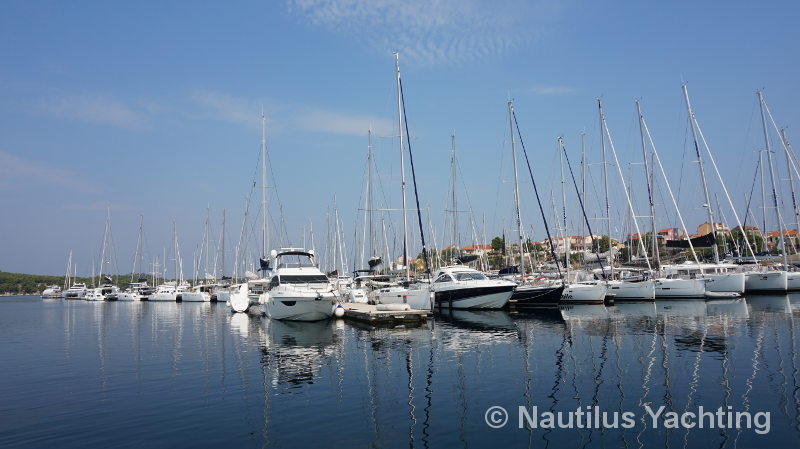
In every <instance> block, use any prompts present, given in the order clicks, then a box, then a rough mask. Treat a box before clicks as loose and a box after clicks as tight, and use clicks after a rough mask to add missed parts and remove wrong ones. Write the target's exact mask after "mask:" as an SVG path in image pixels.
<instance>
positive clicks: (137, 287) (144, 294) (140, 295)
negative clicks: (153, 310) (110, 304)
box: [117, 281, 155, 301]
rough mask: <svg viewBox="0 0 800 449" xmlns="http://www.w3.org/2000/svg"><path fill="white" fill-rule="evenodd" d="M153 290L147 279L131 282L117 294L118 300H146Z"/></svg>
mask: <svg viewBox="0 0 800 449" xmlns="http://www.w3.org/2000/svg"><path fill="white" fill-rule="evenodd" d="M154 291H155V289H154V288H153V287H150V286H149V285H148V284H147V281H142V282H131V285H130V286H128V288H126V289H125V291H124V292H120V293H119V295H117V299H119V300H120V301H146V300H147V299H148V297H149V296H150V295H151V294H152V293H153V292H154Z"/></svg>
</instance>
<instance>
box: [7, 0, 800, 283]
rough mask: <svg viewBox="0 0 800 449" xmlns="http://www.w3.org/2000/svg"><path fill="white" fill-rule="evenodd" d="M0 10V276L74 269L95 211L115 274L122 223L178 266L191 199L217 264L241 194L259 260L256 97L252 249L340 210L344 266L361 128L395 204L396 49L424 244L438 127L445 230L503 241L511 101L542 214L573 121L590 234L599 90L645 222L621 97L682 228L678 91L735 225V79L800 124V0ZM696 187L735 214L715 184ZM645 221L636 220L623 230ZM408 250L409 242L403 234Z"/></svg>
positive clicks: (744, 146)
mask: <svg viewBox="0 0 800 449" xmlns="http://www.w3.org/2000/svg"><path fill="white" fill-rule="evenodd" d="M0 8H2V14H0V58H1V60H2V64H0V210H2V218H1V219H0V270H2V271H11V272H27V273H40V274H53V275H57V274H63V273H64V271H65V269H66V264H67V257H68V254H69V252H70V251H72V252H73V261H74V262H75V263H76V264H77V270H78V273H79V274H84V275H88V274H91V272H92V266H93V263H94V264H99V256H100V251H101V246H102V240H103V231H104V225H105V217H106V213H107V210H110V216H111V229H112V236H113V246H112V247H110V248H109V252H111V254H113V255H114V260H115V262H114V267H115V270H117V271H118V272H119V273H128V272H130V270H131V268H132V262H133V255H134V248H135V245H136V240H137V232H138V228H139V222H140V219H141V220H143V223H144V235H145V240H146V245H145V246H146V248H145V250H144V251H145V255H146V258H147V260H148V261H150V260H152V259H153V258H154V257H155V256H157V255H158V256H159V257H161V258H162V259H163V257H164V256H163V254H164V253H165V252H166V253H167V256H166V257H167V259H168V260H169V259H170V258H174V256H171V253H172V248H173V243H172V242H173V223H174V224H175V229H176V233H177V235H178V240H179V242H180V248H181V255H182V258H183V260H184V262H183V265H184V269H183V270H184V274H185V275H186V276H190V275H191V271H192V269H191V266H192V260H193V257H194V256H193V255H194V254H195V253H196V252H197V251H198V248H199V247H200V245H201V242H202V241H203V235H204V229H205V221H206V213H207V211H208V213H209V214H210V220H209V221H210V223H211V231H210V232H211V235H212V237H213V238H212V240H214V241H215V242H216V243H215V244H214V246H219V237H220V227H221V221H222V213H223V210H224V211H225V215H226V229H225V239H226V259H227V260H228V262H227V264H228V268H227V271H230V265H231V261H232V259H233V253H234V248H235V246H236V242H237V241H238V240H239V236H240V232H241V228H242V220H243V216H244V208H245V202H246V200H247V198H250V201H251V208H250V213H249V219H248V223H249V224H248V227H247V229H248V231H247V232H246V235H247V236H248V238H246V239H245V240H246V244H243V247H245V246H246V250H245V249H244V248H243V249H242V251H241V254H245V253H246V252H247V254H251V253H252V254H254V255H257V254H258V253H259V252H260V249H259V248H260V246H261V243H260V242H259V239H258V238H257V235H258V234H259V232H260V231H259V229H260V226H261V224H260V222H258V221H257V220H256V219H255V216H257V215H259V214H260V196H259V194H260V193H259V192H260V190H259V186H260V165H259V164H260V160H259V151H260V145H261V113H262V111H263V112H264V114H265V116H266V122H267V125H266V129H267V131H266V141H267V148H268V153H269V159H268V162H269V174H268V178H269V181H268V183H267V184H268V186H269V192H270V200H269V204H270V206H269V212H270V216H271V221H272V222H273V225H272V226H270V229H271V232H270V236H271V237H270V242H271V243H270V246H272V247H275V246H278V244H279V243H278V242H279V239H280V237H281V236H279V234H278V233H277V232H275V230H276V228H277V226H274V224H275V223H278V222H280V221H283V222H284V223H285V228H286V233H285V234H286V235H285V236H284V237H283V240H284V242H283V243H284V244H291V245H292V246H311V228H312V227H313V236H314V246H315V247H316V248H317V251H318V252H320V253H324V252H325V248H326V247H327V246H330V245H328V244H326V242H329V241H330V240H331V238H330V237H329V236H330V235H331V234H332V232H331V231H329V230H330V229H331V228H332V225H331V223H332V222H333V221H334V220H333V219H332V218H331V217H334V216H336V214H337V213H338V216H339V219H340V221H341V230H340V233H341V235H342V236H344V241H345V244H346V246H347V250H346V254H347V257H348V265H351V266H352V265H353V263H354V260H353V259H354V257H356V258H358V257H359V256H358V254H359V250H358V242H360V241H362V240H363V239H362V238H360V237H357V235H363V234H361V229H362V226H363V224H362V222H363V211H361V209H363V208H364V204H363V202H364V177H365V171H366V155H367V131H368V130H369V129H370V128H371V129H372V130H373V140H372V144H373V145H372V146H373V151H374V154H375V156H374V158H375V160H374V162H375V168H376V170H377V174H376V178H377V179H378V180H377V181H376V182H375V184H379V186H376V187H375V188H376V190H379V191H380V192H381V193H380V194H378V193H376V196H379V197H380V203H381V204H379V205H378V204H376V205H375V207H376V208H378V207H379V208H382V209H397V208H399V207H400V173H399V172H400V169H399V165H400V156H399V150H398V140H397V138H396V136H397V134H398V131H397V100H396V90H395V67H394V64H395V61H394V56H393V55H392V53H393V52H394V51H397V52H399V60H400V68H401V73H402V79H403V88H404V94H405V103H406V112H407V117H408V126H409V132H410V135H411V144H412V151H413V154H414V162H415V171H416V175H417V186H418V189H419V196H420V204H421V208H422V209H424V210H425V214H424V218H423V219H424V220H425V221H426V222H428V221H430V225H429V226H426V230H425V232H426V238H427V239H428V242H429V245H432V241H433V234H435V237H436V245H437V246H438V247H443V246H445V245H447V244H450V242H452V241H454V240H455V239H454V238H452V235H451V234H452V231H448V230H449V229H450V228H452V224H451V223H452V219H451V218H446V214H445V210H446V209H448V208H451V207H449V206H448V198H449V196H450V192H449V190H450V187H449V186H450V172H451V170H450V164H451V162H450V161H451V135H455V146H456V154H457V160H458V167H459V170H458V173H459V174H458V178H457V182H456V187H457V189H456V192H457V195H458V198H459V199H458V206H457V209H458V210H461V211H463V212H460V213H458V214H457V216H458V217H459V218H458V222H459V234H460V236H459V237H458V242H459V243H460V244H461V245H462V246H463V245H466V244H469V243H473V241H475V240H477V241H479V242H480V241H483V240H484V238H483V236H484V235H485V236H486V241H488V240H490V239H491V238H492V237H493V236H496V235H501V234H502V233H504V232H505V233H506V234H508V235H512V234H513V231H512V230H513V228H514V227H515V226H516V224H515V219H514V207H513V194H512V188H513V182H512V181H513V171H512V168H511V147H510V140H509V130H508V113H507V101H508V100H510V99H511V100H513V102H514V108H515V111H516V114H517V119H518V121H519V126H520V132H521V134H522V138H523V142H524V144H525V149H526V151H527V152H528V154H529V157H530V161H531V166H532V171H533V174H534V178H535V180H536V184H537V187H538V188H539V190H540V194H541V195H542V202H543V206H544V208H545V209H546V211H545V212H546V217H548V220H550V222H549V223H550V225H551V227H555V226H554V225H555V223H554V215H560V214H561V213H562V209H561V207H562V206H561V205H562V200H561V198H562V195H561V190H560V189H561V186H562V184H561V183H560V182H559V181H560V165H559V153H558V147H557V143H556V139H557V138H558V137H559V136H561V137H563V139H564V143H565V146H566V150H567V153H568V154H569V157H570V161H571V162H572V164H573V166H574V167H573V168H574V169H575V170H576V171H579V166H578V165H579V162H580V158H581V133H582V132H584V133H585V149H586V153H587V156H586V158H587V161H588V163H589V164H588V165H587V170H588V172H589V174H588V177H587V195H586V197H585V199H586V201H585V202H586V208H587V214H588V215H589V216H591V217H593V218H592V219H591V220H590V222H591V223H592V224H593V226H594V227H595V228H602V227H605V226H606V221H605V220H597V219H595V218H594V217H597V216H600V215H601V214H602V213H603V208H602V207H601V205H602V203H603V202H604V199H603V198H604V195H603V184H602V173H601V168H602V165H601V164H600V161H601V159H600V157H601V155H600V150H601V148H600V135H601V134H600V126H599V120H598V114H597V99H598V98H602V101H603V109H604V111H605V115H606V120H607V123H608V129H609V132H610V133H611V135H612V138H613V143H614V147H615V150H616V152H617V154H618V159H619V171H621V172H622V173H623V176H624V177H625V178H627V179H626V182H628V183H630V184H631V185H630V190H631V191H632V192H633V196H634V200H633V202H634V209H635V215H640V216H644V215H647V214H648V212H647V210H646V209H647V208H646V204H645V202H644V201H645V200H646V186H645V181H644V175H643V168H642V167H641V165H638V164H637V163H640V162H641V161H642V152H641V139H640V135H639V124H638V119H637V115H636V109H635V105H634V101H635V100H636V99H640V100H641V104H642V108H643V111H644V114H645V119H646V121H647V124H648V127H649V128H650V131H651V133H652V135H653V138H654V141H655V143H656V148H657V149H658V151H659V153H660V156H661V159H662V160H663V163H664V166H665V172H666V173H667V174H668V176H669V178H670V184H671V186H672V188H673V191H675V193H676V195H677V196H678V199H679V202H680V209H681V212H682V214H683V215H684V218H685V219H686V222H687V228H689V229H690V231H691V232H694V228H695V227H696V226H697V225H698V224H700V223H701V222H703V221H705V211H704V209H703V208H702V205H703V203H704V200H703V199H702V197H703V194H702V188H701V186H700V183H699V175H698V169H697V168H698V167H697V164H696V163H695V162H693V161H694V160H696V157H693V155H692V152H693V145H692V138H691V134H690V132H689V128H687V123H688V121H687V111H686V105H685V103H684V99H683V95H682V91H681V84H682V83H684V82H685V83H687V86H688V89H689V93H690V96H691V101H692V106H693V108H694V112H695V114H696V117H697V120H698V122H699V124H700V126H701V129H702V131H703V134H704V136H705V138H706V140H707V142H708V144H709V146H710V148H711V150H712V153H713V154H714V157H715V160H716V162H717V164H718V167H719V170H720V173H721V174H722V176H723V180H724V182H725V184H726V186H727V187H728V190H729V191H730V195H731V197H732V200H733V202H734V203H735V204H734V206H735V207H736V208H737V212H738V213H739V215H740V216H741V218H743V217H744V209H745V207H744V203H745V200H744V196H745V195H746V194H749V193H750V191H751V187H752V185H753V179H754V174H755V167H756V160H757V157H758V153H756V152H755V150H758V149H762V148H764V146H765V143H764V137H763V134H762V127H761V122H760V116H759V108H758V102H757V100H756V96H755V91H756V90H757V89H764V95H765V98H766V101H767V104H768V105H769V107H770V110H771V111H772V114H773V116H774V117H775V120H776V123H777V125H778V126H780V127H788V129H787V135H788V137H789V140H790V143H791V142H794V141H795V140H796V137H797V131H796V130H797V128H798V124H799V123H800V112H798V108H797V106H796V105H797V104H800V90H798V89H797V88H796V80H797V72H798V68H799V67H800V65H799V64H798V57H800V53H798V52H797V45H798V43H800V28H798V27H797V26H796V18H797V17H798V12H800V5H798V4H797V2H792V1H774V2H739V1H736V2H721V1H711V2H694V1H683V0H676V1H673V2H656V3H653V2H634V1H618V2H592V1H589V0H575V1H569V2H566V1H550V0H546V1H539V0H531V1H522V0H520V1H515V0H508V1H502V2H482V1H477V0H476V1H470V0H427V1H412V0H404V1H400V0H287V1H242V2H233V3H231V2H190V1H139V2H107V1H96V2H95V1H81V2H55V1H53V2H48V1H36V2H30V1H13V0H12V1H6V2H3V3H2V5H0ZM770 139H771V142H772V143H771V145H772V148H773V150H774V151H775V153H774V157H775V159H774V170H775V171H776V179H777V181H776V182H777V187H778V190H779V192H780V193H781V194H782V195H783V198H785V199H786V202H785V203H784V207H782V208H781V209H782V211H783V215H784V220H785V221H787V222H791V221H792V217H791V215H792V213H791V212H790V210H789V208H788V203H789V200H788V192H789V190H788V189H789V186H788V182H787V177H788V172H787V165H786V162H785V159H784V155H783V149H782V147H781V146H780V144H779V140H778V139H777V135H776V134H775V132H774V131H770ZM517 143H519V142H517ZM795 145H796V144H795ZM607 150H608V151H610V148H607ZM517 151H518V152H519V151H521V149H520V148H519V145H518V148H517ZM518 156H519V157H520V159H519V160H518V162H519V163H520V164H522V155H518ZM406 157H407V154H406ZM406 164H408V160H407V159H406ZM606 167H607V168H608V171H609V184H610V187H609V190H610V203H611V208H612V220H611V222H612V223H613V224H612V234H615V236H621V235H622V234H624V233H625V232H626V230H627V228H626V227H625V221H626V220H625V217H626V216H627V215H630V214H629V213H628V212H627V205H626V202H625V198H624V195H623V193H622V192H623V188H622V187H621V184H620V179H619V175H618V173H617V165H615V164H609V165H607V166H606ZM407 168H408V167H407ZM707 168H708V170H711V169H710V168H709V167H707ZM523 169H524V170H523ZM519 175H520V184H519V185H520V192H521V193H520V196H521V208H522V217H523V223H524V226H525V228H526V231H525V232H526V234H527V235H529V236H530V237H531V238H533V239H534V240H539V239H542V238H543V237H544V227H543V225H542V219H541V215H540V213H539V210H538V207H537V206H536V200H535V197H534V196H533V189H532V185H531V182H530V177H529V176H528V173H527V168H525V167H524V166H522V165H521V166H520V170H519ZM576 176H579V174H578V173H576ZM407 178H408V179H407V181H408V183H409V186H411V179H410V176H409V173H407ZM709 178H711V176H709ZM766 182H767V186H769V179H768V178H767V180H766ZM254 183H255V186H256V187H255V189H254ZM375 184H373V185H375ZM709 184H710V190H711V194H712V195H716V197H718V198H719V201H720V203H721V204H722V205H721V207H720V208H719V209H720V210H721V211H722V212H723V213H724V214H725V218H726V221H728V222H729V223H730V222H733V221H734V220H733V216H732V211H731V210H730V208H729V206H727V201H726V200H725V196H724V192H723V190H722V189H721V187H720V184H719V182H718V181H717V180H716V177H715V176H714V177H713V179H712V180H710V181H709ZM756 185H757V187H758V186H759V184H758V183H757V184H756ZM798 186H800V184H798ZM566 187H567V191H566V193H565V195H564V196H566V198H567V202H566V203H567V209H568V211H567V213H568V219H567V230H566V232H567V233H569V234H579V233H580V232H581V221H580V219H579V218H580V217H579V215H578V214H579V212H580V211H579V207H578V202H577V197H576V196H575V190H574V189H570V187H571V185H570V184H566ZM655 190H656V203H657V206H656V207H657V212H656V215H657V216H658V218H657V225H658V227H667V226H674V225H678V223H677V221H676V214H675V210H674V208H673V207H672V205H671V204H672V203H671V201H670V200H669V197H668V196H667V193H666V190H665V188H664V187H663V186H662V187H657V188H656V189H655ZM757 191H758V189H757ZM756 197H757V200H758V201H755V200H754V203H753V205H752V206H751V210H752V211H753V212H754V213H756V214H761V212H762V210H766V211H767V212H768V215H769V216H770V217H773V218H769V220H771V223H772V224H768V228H771V229H772V228H777V226H778V225H777V219H776V218H774V215H775V214H774V209H769V208H768V209H763V208H761V206H760V194H757V195H756ZM334 201H335V206H336V207H335V211H334ZM408 201H409V202H410V203H412V202H413V190H409V196H408ZM712 201H714V200H712ZM756 203H758V204H756ZM554 210H557V211H558V212H557V213H554ZM467 211H471V214H470V213H468V212H467ZM377 215H381V216H383V220H384V221H383V224H384V225H385V226H387V227H388V228H389V231H387V237H386V238H385V239H384V240H387V241H389V240H391V242H389V243H390V245H389V246H391V247H393V248H396V247H397V245H398V243H397V242H398V240H399V239H400V237H398V235H399V234H401V229H402V220H401V216H400V214H399V213H398V212H396V211H392V212H381V213H379V214H376V216H377ZM470 217H472V218H470ZM415 218H416V217H415V216H414V215H410V216H409V223H411V224H415V223H416V221H415ZM448 220H450V221H448ZM647 220H648V219H647V218H640V219H639V224H640V226H641V227H642V228H643V229H642V232H644V231H645V230H646V229H649V224H647ZM788 226H789V227H794V226H796V225H794V224H789V225H788ZM414 229H416V228H414ZM431 229H433V231H434V232H430V230H431ZM593 230H594V229H593ZM600 231H602V229H600V230H596V231H595V233H603V234H604V233H605V232H600ZM381 238H383V237H382V236H381ZM287 240H288V241H287ZM448 240H449V241H448ZM411 241H412V243H411V244H410V245H411V247H412V249H413V250H415V251H418V250H419V248H420V244H419V236H418V232H417V231H416V230H415V231H413V235H412V237H411ZM212 252H216V251H215V250H212ZM251 259H255V256H253V257H252V258H251ZM93 261H94V262H93Z"/></svg>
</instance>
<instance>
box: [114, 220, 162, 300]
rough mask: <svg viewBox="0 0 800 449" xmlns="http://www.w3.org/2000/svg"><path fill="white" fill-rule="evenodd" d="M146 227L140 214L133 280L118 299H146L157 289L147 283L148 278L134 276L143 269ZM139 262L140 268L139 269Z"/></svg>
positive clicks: (134, 254) (134, 253)
mask: <svg viewBox="0 0 800 449" xmlns="http://www.w3.org/2000/svg"><path fill="white" fill-rule="evenodd" d="M143 229H144V217H143V216H139V232H138V234H137V237H136V250H134V252H133V266H132V267H131V282H130V284H129V285H128V288H126V289H125V291H123V292H120V293H119V295H118V299H119V300H120V301H142V300H146V299H147V297H148V296H150V294H152V293H153V292H154V291H155V288H154V287H150V285H148V284H147V279H136V281H135V282H134V276H135V275H136V274H137V273H140V272H141V269H142V252H141V249H142V236H143ZM137 263H138V268H139V269H138V270H137Z"/></svg>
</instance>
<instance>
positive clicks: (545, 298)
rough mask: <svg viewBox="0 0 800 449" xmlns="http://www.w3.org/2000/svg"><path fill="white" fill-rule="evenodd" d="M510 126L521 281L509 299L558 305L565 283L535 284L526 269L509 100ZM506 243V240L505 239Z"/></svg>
mask: <svg viewBox="0 0 800 449" xmlns="http://www.w3.org/2000/svg"><path fill="white" fill-rule="evenodd" d="M507 105H508V126H509V131H510V133H511V162H512V165H513V167H514V215H515V217H514V218H515V219H516V222H517V244H518V247H519V274H520V278H519V283H518V285H517V286H516V287H514V292H513V293H512V294H511V298H510V299H509V301H510V302H511V304H512V305H513V306H514V308H517V309H527V308H531V307H545V306H557V305H558V303H559V302H560V301H561V297H562V295H563V293H564V285H563V284H561V285H549V284H535V283H533V282H531V281H528V278H527V277H526V270H525V246H526V244H525V237H524V233H523V229H524V227H523V225H522V213H521V211H520V195H519V173H518V170H517V148H516V142H515V139H514V124H513V118H514V117H513V116H514V104H513V102H511V101H508V104H507ZM504 243H505V240H504Z"/></svg>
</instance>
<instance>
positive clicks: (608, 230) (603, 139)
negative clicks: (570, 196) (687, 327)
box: [597, 98, 614, 280]
mask: <svg viewBox="0 0 800 449" xmlns="http://www.w3.org/2000/svg"><path fill="white" fill-rule="evenodd" d="M597 110H598V114H599V115H598V117H599V120H600V149H601V151H602V154H603V162H602V165H603V189H604V190H605V193H606V216H605V219H606V233H607V234H608V235H607V236H606V237H607V238H608V262H609V265H610V267H609V278H608V279H609V280H613V279H614V248H613V246H612V245H611V206H610V205H609V203H608V163H607V162H606V136H605V134H604V132H603V130H604V129H605V125H604V119H603V99H602V98H598V99H597Z"/></svg>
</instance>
